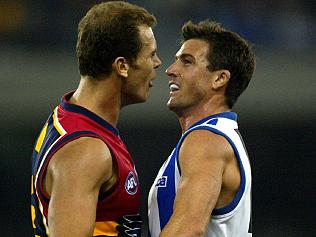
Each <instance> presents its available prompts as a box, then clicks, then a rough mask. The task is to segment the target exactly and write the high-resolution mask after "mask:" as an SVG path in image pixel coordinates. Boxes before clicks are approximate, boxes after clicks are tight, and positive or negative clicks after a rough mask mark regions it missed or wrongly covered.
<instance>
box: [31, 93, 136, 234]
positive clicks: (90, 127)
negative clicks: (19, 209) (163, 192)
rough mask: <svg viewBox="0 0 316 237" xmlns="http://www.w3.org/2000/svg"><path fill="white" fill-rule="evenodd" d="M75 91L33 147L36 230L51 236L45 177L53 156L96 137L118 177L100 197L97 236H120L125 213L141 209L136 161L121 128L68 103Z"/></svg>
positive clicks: (52, 116) (68, 95) (58, 109)
mask: <svg viewBox="0 0 316 237" xmlns="http://www.w3.org/2000/svg"><path fill="white" fill-rule="evenodd" d="M71 95H72V93H69V94H67V95H65V96H64V97H63V99H62V102H61V104H60V105H59V106H58V107H56V108H55V110H54V111H53V113H52V114H51V115H50V116H49V118H48V120H47V122H46V123H45V125H44V127H43V129H42V131H41V133H40V135H39V137H38V139H37V141H36V145H35V147H34V150H33V154H32V186H31V188H32V190H31V215H32V224H33V228H34V233H35V236H36V237H47V236H49V220H48V218H47V217H48V206H49V200H50V197H49V196H48V194H47V193H46V192H45V190H44V188H43V179H44V176H45V172H46V170H47V166H48V163H49V161H50V159H51V158H52V156H53V155H54V154H55V153H56V152H57V151H58V150H59V149H60V148H62V147H63V146H64V145H65V144H67V143H68V142H71V141H73V140H75V139H78V138H80V137H95V138H98V139H101V140H102V141H103V142H104V143H105V144H106V145H107V147H108V148H109V149H110V151H111V154H112V159H113V164H115V166H116V167H117V169H118V177H117V181H116V182H115V184H114V185H113V187H112V188H110V190H108V191H107V192H106V193H104V195H102V196H100V197H99V201H98V203H97V210H96V224H95V229H94V232H93V236H117V235H118V231H117V230H116V227H117V225H118V221H119V220H120V219H121V218H122V217H123V216H125V215H136V214H138V212H139V207H140V190H139V183H138V177H137V173H136V170H135V166H134V162H133V160H132V157H131V155H130V154H129V152H128V151H127V148H126V146H125V145H124V143H123V142H122V140H121V139H120V137H119V133H118V130H117V129H116V128H114V127H113V126H111V125H110V124H109V123H108V122H106V121H105V120H103V119H102V118H101V117H99V116H97V115H96V114H94V113H92V112H91V111H89V110H87V109H85V108H83V107H81V106H78V105H75V104H71V103H68V102H67V101H68V100H69V99H70V97H71ZM78 215H80V210H78Z"/></svg>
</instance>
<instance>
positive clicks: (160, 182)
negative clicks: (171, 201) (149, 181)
mask: <svg viewBox="0 0 316 237" xmlns="http://www.w3.org/2000/svg"><path fill="white" fill-rule="evenodd" d="M167 178H168V176H161V177H160V178H159V179H158V180H157V183H156V187H158V188H159V187H162V188H165V187H167Z"/></svg>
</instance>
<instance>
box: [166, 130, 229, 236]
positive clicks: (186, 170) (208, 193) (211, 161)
mask: <svg viewBox="0 0 316 237" xmlns="http://www.w3.org/2000/svg"><path fill="white" fill-rule="evenodd" d="M231 154H232V149H231V147H230V146H229V144H228V142H227V141H226V140H225V139H224V138H223V137H221V136H219V135H216V134H213V133H211V132H209V131H205V130H197V131H193V132H191V133H190V134H189V135H188V136H187V137H186V138H185V140H184V142H183V144H182V146H181V148H180V153H179V161H180V166H181V178H180V182H179V186H178V189H177V194H176V198H175V203H174V210H173V214H172V216H171V219H170V220H169V222H168V223H167V225H166V226H165V227H164V229H163V231H162V232H161V234H160V237H172V236H181V237H195V236H204V234H205V231H206V228H207V224H208V223H209V220H210V216H211V213H212V210H213V209H214V207H215V205H216V203H217V200H218V197H219V194H220V191H221V186H222V176H223V173H224V169H225V167H226V164H227V161H228V158H229V157H230V156H231Z"/></svg>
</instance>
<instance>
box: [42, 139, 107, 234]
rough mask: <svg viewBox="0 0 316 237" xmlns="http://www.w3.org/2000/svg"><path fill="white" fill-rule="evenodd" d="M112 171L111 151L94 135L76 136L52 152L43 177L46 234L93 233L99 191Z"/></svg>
mask: <svg viewBox="0 0 316 237" xmlns="http://www.w3.org/2000/svg"><path fill="white" fill-rule="evenodd" d="M112 172H113V171H112V157H111V153H110V151H109V149H108V148H107V146H106V145H105V144H104V143H103V142H102V141H101V140H99V139H96V138H88V137H84V138H79V139H77V140H75V141H72V142H70V143H69V144H66V145H65V146H64V147H63V148H61V149H60V150H59V151H58V152H57V153H56V154H55V155H54V157H53V159H52V160H51V161H50V163H49V167H48V171H47V175H46V179H45V186H46V189H47V192H48V193H49V194H50V197H51V199H50V203H49V209H48V222H49V224H48V225H49V232H50V235H49V236H51V237H73V236H76V237H88V236H89V237H91V236H92V234H93V229H94V225H95V218H96V206H97V202H98V195H99V190H100V187H101V185H102V184H103V183H104V182H106V181H107V180H109V179H110V177H111V176H112Z"/></svg>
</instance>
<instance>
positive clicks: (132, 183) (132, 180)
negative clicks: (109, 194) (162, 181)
mask: <svg viewBox="0 0 316 237" xmlns="http://www.w3.org/2000/svg"><path fill="white" fill-rule="evenodd" d="M137 189H138V184H137V179H136V175H135V174H134V172H133V171H131V172H129V174H128V176H127V178H126V181H125V190H126V192H127V193H128V194H130V195H134V194H135V193H136V192H137Z"/></svg>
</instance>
